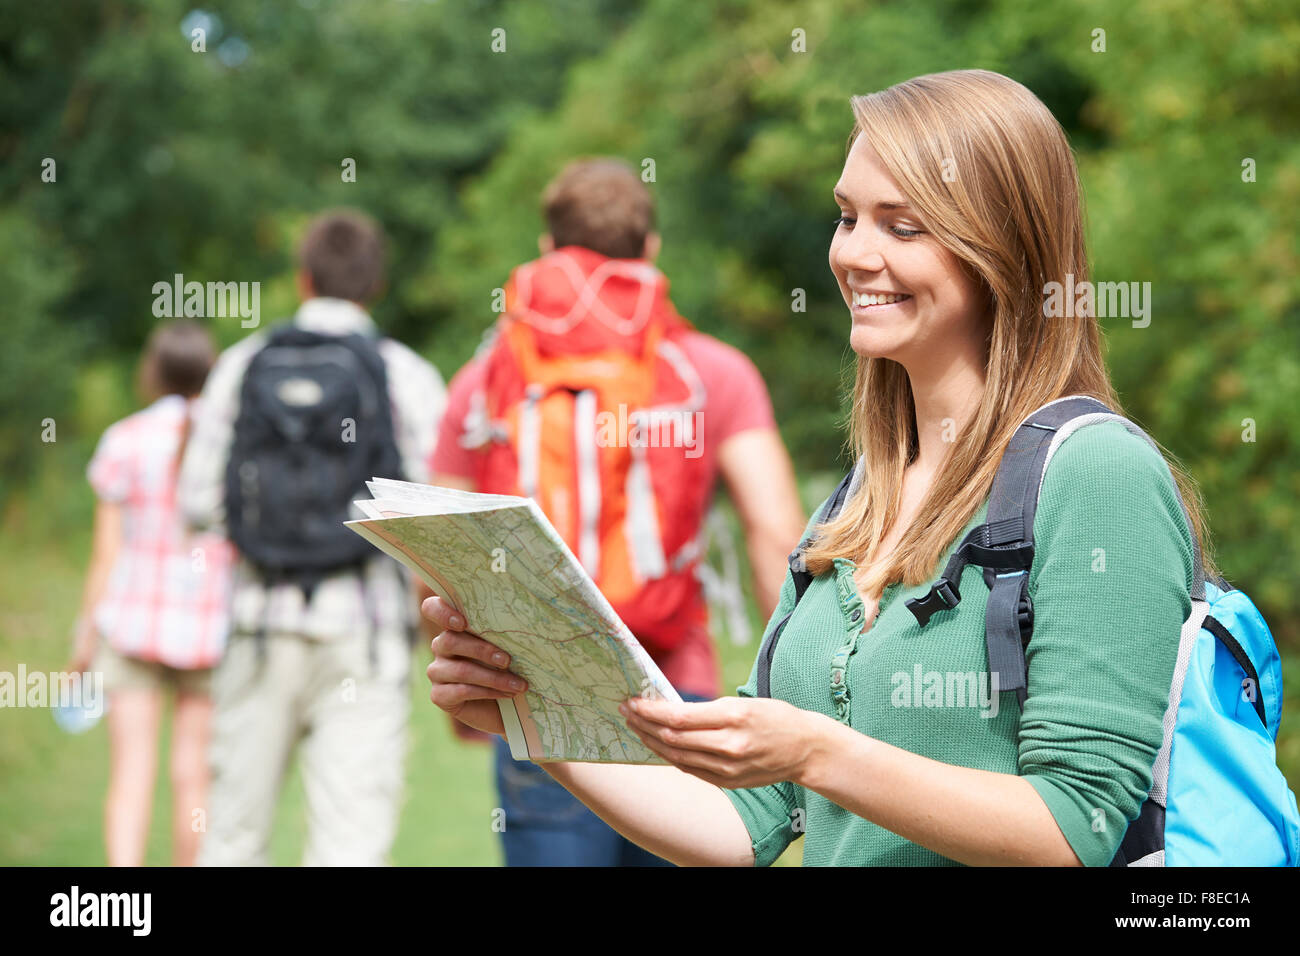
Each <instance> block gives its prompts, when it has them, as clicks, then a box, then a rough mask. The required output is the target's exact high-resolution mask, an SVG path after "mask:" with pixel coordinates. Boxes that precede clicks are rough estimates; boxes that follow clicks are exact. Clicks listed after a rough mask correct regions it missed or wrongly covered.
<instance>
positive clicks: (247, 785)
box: [199, 632, 411, 866]
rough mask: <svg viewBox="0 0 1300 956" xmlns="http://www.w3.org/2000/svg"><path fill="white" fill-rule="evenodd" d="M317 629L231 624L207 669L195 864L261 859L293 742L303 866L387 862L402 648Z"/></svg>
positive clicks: (392, 639) (402, 737)
mask: <svg viewBox="0 0 1300 956" xmlns="http://www.w3.org/2000/svg"><path fill="white" fill-rule="evenodd" d="M376 652H377V655H376V657H377V661H376V666H374V667H373V668H372V666H371V661H370V643H369V637H368V635H366V634H364V633H363V634H360V635H358V636H356V637H355V638H352V637H349V638H346V639H339V640H334V641H323V640H321V641H318V640H311V639H309V638H305V637H302V636H301V635H297V634H284V633H275V632H271V633H268V634H267V635H266V637H265V658H264V659H259V654H258V647H257V639H256V638H255V637H254V636H253V635H251V634H241V633H236V634H233V635H232V636H231V638H230V642H229V645H228V646H227V649H226V653H225V656H224V657H223V658H222V661H221V663H220V664H219V665H218V666H217V668H216V672H215V674H214V675H213V681H212V695H213V721H212V744H211V751H210V759H211V769H212V781H211V786H210V790H209V797H208V810H209V812H208V814H207V819H206V831H207V832H206V833H205V835H204V838H203V843H202V848H201V850H200V854H199V864H200V865H202V866H256V865H265V864H267V863H268V862H269V859H268V857H269V848H270V843H271V827H272V822H273V821H274V819H275V811H276V804H277V802H278V800H279V796H280V788H281V784H282V783H283V780H284V776H285V771H286V770H287V769H288V766H289V760H290V758H291V757H292V755H293V751H294V748H295V747H298V746H299V745H301V749H300V750H299V757H300V764H301V771H302V780H303V787H304V790H305V792H306V802H307V814H308V828H307V829H308V832H307V846H306V851H305V854H304V858H303V863H304V865H307V866H376V865H381V864H384V863H386V862H387V856H388V851H389V848H390V847H391V846H392V843H393V838H394V836H395V835H396V832H397V819H398V814H399V812H400V809H401V806H400V804H401V797H402V773H403V764H404V763H405V757H406V721H407V717H408V714H409V710H410V688H409V686H408V681H409V679H410V663H411V650H410V644H409V643H408V642H407V640H406V638H405V636H400V635H380V636H379V638H378V641H377V643H376Z"/></svg>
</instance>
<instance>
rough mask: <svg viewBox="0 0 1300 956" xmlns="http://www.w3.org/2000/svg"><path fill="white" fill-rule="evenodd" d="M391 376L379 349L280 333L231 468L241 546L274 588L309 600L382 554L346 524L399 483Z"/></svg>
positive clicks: (254, 387) (253, 370)
mask: <svg viewBox="0 0 1300 956" xmlns="http://www.w3.org/2000/svg"><path fill="white" fill-rule="evenodd" d="M400 474H401V457H400V455H399V453H398V450H397V443H396V439H395V437H394V432H393V419H392V410H391V408H390V406H389V398H388V379H387V375H386V373H385V370H384V363H383V359H382V358H381V357H380V355H379V352H378V350H377V349H376V347H375V342H374V340H373V339H372V338H371V337H369V336H365V335H358V334H355V333H354V334H349V335H323V334H320V333H316V332H309V331H306V330H304V329H300V328H297V327H295V326H293V325H282V326H280V327H279V328H277V329H275V330H274V331H273V332H272V333H271V336H270V339H269V341H268V342H267V344H266V345H265V346H264V347H263V348H262V349H261V350H260V351H259V352H258V353H257V354H256V355H254V356H253V359H252V361H251V362H250V363H249V365H248V370H247V372H246V373H245V375H244V382H243V387H242V390H241V392H240V402H239V416H238V418H237V419H236V420H235V434H234V441H233V443H232V446H231V452H230V461H229V464H228V465H227V468H226V497H225V504H226V523H227V528H228V531H229V535H230V539H231V540H232V541H233V542H234V543H235V546H236V547H237V548H238V549H239V551H240V553H241V554H242V555H243V556H244V557H245V558H247V559H248V560H249V561H250V562H251V563H252V564H253V565H254V566H256V567H257V568H258V570H259V571H260V573H261V574H262V576H263V578H264V580H266V582H267V583H268V584H274V583H279V582H282V581H289V582H293V583H296V584H297V585H298V586H299V587H301V588H302V590H303V593H304V595H305V596H306V597H307V599H308V600H310V599H311V595H312V592H313V590H314V589H315V587H316V585H317V584H318V583H319V582H320V581H321V579H323V578H324V577H325V576H326V575H328V574H331V573H333V572H336V571H339V570H342V569H345V568H349V567H356V568H358V569H359V568H360V567H361V566H362V564H363V563H364V562H365V561H366V560H367V559H368V558H370V557H371V556H373V554H374V548H373V547H372V546H371V544H370V543H369V542H368V541H366V540H365V539H364V538H362V537H361V536H360V535H356V534H353V533H352V532H351V531H349V530H348V529H347V528H346V527H344V525H343V522H344V521H346V520H348V518H349V517H351V515H350V514H349V509H350V506H351V502H352V501H353V499H355V498H357V497H358V496H359V493H361V492H364V491H365V483H366V482H367V481H368V480H369V479H371V478H373V477H375V476H383V477H388V476H393V477H399V476H400Z"/></svg>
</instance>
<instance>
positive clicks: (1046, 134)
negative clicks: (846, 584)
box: [805, 70, 1217, 595]
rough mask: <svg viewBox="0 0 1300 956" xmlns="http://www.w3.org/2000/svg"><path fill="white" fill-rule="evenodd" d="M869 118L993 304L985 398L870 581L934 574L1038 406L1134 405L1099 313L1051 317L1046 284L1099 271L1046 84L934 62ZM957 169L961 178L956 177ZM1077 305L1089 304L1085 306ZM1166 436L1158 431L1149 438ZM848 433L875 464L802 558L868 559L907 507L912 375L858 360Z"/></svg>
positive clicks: (1198, 507) (1191, 510)
mask: <svg viewBox="0 0 1300 956" xmlns="http://www.w3.org/2000/svg"><path fill="white" fill-rule="evenodd" d="M851 103H852V107H853V113H854V116H855V118H856V124H855V126H854V129H853V133H852V135H851V136H850V138H849V143H850V146H851V145H852V143H853V141H854V139H856V137H857V136H858V135H860V134H862V133H866V135H868V136H869V137H870V141H871V145H872V147H873V149H874V150H875V152H876V154H877V155H878V156H879V157H880V161H881V162H882V163H883V164H884V166H885V168H886V169H887V170H888V171H889V173H890V174H891V175H892V176H893V177H894V179H895V180H897V182H898V183H899V185H900V186H901V187H902V188H903V191H904V192H905V193H906V194H907V195H906V197H905V198H906V199H907V200H908V201H909V202H910V203H911V206H912V208H913V209H914V210H916V211H917V214H918V216H919V217H920V219H921V223H922V225H923V226H924V227H925V228H926V229H927V230H929V232H930V233H931V234H932V235H933V236H934V238H935V240H936V241H938V242H939V243H940V244H941V245H942V246H943V247H944V248H946V249H947V250H948V251H950V252H951V253H953V255H955V256H956V257H957V258H958V259H959V260H960V261H961V262H962V263H963V267H964V268H967V269H968V270H970V271H971V272H972V273H973V274H974V275H975V276H977V277H978V279H979V281H980V282H981V283H982V284H983V286H984V291H985V293H986V294H987V295H988V296H989V297H990V301H991V303H992V311H993V316H992V325H991V332H990V335H989V340H988V364H987V369H986V381H985V388H984V395H983V400H982V401H981V402H980V405H979V408H978V409H977V410H976V411H975V412H974V414H973V416H972V417H971V420H970V421H969V422H967V424H966V426H965V427H964V429H963V431H962V433H961V434H960V435H958V436H957V440H956V441H955V442H954V443H953V444H952V446H951V447H950V448H949V449H948V451H947V453H946V457H945V459H944V461H943V463H942V464H941V465H940V466H939V470H938V471H937V472H936V474H935V478H934V481H933V483H932V485H931V487H930V489H929V493H928V495H927V496H926V498H925V500H924V501H923V502H922V504H921V507H920V510H919V512H918V514H917V517H916V518H915V520H914V521H913V522H912V524H911V526H910V527H909V528H908V529H907V530H906V531H905V532H904V534H903V537H902V538H901V540H900V541H899V543H898V546H897V547H896V548H895V549H894V551H893V553H892V554H891V555H890V557H889V559H888V561H887V562H885V563H884V564H883V565H881V566H878V567H874V568H872V569H871V572H870V576H869V577H868V578H867V580H865V581H863V582H862V586H863V587H864V590H863V593H864V594H867V595H875V594H877V593H879V592H880V591H882V590H883V588H884V586H885V585H886V584H889V583H892V582H894V581H897V580H902V581H903V582H904V584H905V585H906V586H908V587H913V586H916V585H918V584H921V583H923V582H925V581H927V580H929V579H930V578H931V577H932V575H933V573H934V572H935V569H936V566H937V564H938V561H939V559H940V558H941V557H942V556H943V554H944V552H945V551H946V550H947V549H948V547H949V546H950V545H951V543H952V542H953V541H954V540H955V538H956V536H957V535H958V534H959V533H960V532H961V530H962V529H963V528H964V527H965V526H966V524H967V522H969V521H970V519H971V518H972V517H973V516H974V515H975V513H976V512H977V511H978V510H979V508H980V505H981V504H982V503H983V501H984V499H985V498H987V497H988V493H989V490H990V488H991V487H992V484H993V478H994V476H995V474H996V473H997V469H998V464H999V462H1000V460H1001V457H1002V453H1003V451H1004V449H1005V448H1006V447H1007V445H1008V443H1009V442H1010V441H1011V437H1012V435H1013V434H1014V433H1015V430H1016V428H1017V427H1018V426H1019V425H1020V423H1021V422H1022V421H1024V419H1025V418H1027V417H1028V416H1029V415H1030V414H1032V413H1033V412H1034V411H1035V410H1036V409H1038V408H1039V407H1040V406H1042V405H1044V404H1046V403H1047V402H1050V401H1053V400H1054V399H1057V398H1062V397H1064V396H1066V395H1073V394H1080V395H1088V396H1091V397H1093V398H1096V399H1098V400H1099V401H1102V402H1104V403H1105V404H1106V405H1108V406H1109V407H1110V408H1111V409H1112V410H1113V411H1114V412H1115V413H1116V414H1119V415H1124V410H1123V408H1122V407H1121V406H1120V402H1119V397H1118V396H1117V395H1116V393H1115V390H1114V388H1113V387H1112V386H1111V383H1110V379H1109V377H1108V375H1107V372H1106V366H1105V361H1104V359H1103V355H1102V341H1101V332H1100V328H1099V326H1098V324H1097V319H1096V316H1095V315H1093V314H1086V315H1076V316H1073V317H1067V318H1052V319H1050V320H1045V319H1044V314H1043V292H1044V289H1045V286H1046V284H1047V283H1048V282H1052V281H1055V282H1060V283H1065V281H1066V275H1067V274H1073V276H1074V279H1075V282H1076V284H1077V283H1079V282H1082V281H1084V280H1086V279H1087V278H1088V258H1087V251H1086V249H1085V245H1084V216H1083V205H1082V195H1081V189H1080V185H1079V176H1078V170H1077V168H1076V166H1075V162H1074V156H1073V154H1072V153H1071V151H1070V146H1069V143H1068V142H1067V140H1066V137H1065V132H1064V130H1062V129H1061V126H1060V124H1059V123H1058V122H1057V121H1056V119H1055V117H1053V116H1052V114H1051V112H1050V111H1049V110H1048V109H1047V107H1045V106H1044V105H1043V104H1042V103H1041V102H1040V101H1039V100H1038V98H1037V97H1036V96H1034V94H1033V93H1031V92H1030V91H1029V90H1028V89H1026V88H1025V87H1024V86H1022V85H1021V84H1019V83H1017V82H1016V81H1015V80H1012V79H1009V78H1008V77H1005V76H1002V75H1000V74H998V73H992V72H989V71H987V70H956V71H952V72H948V73H935V74H931V75H928V76H921V77H917V78H915V79H911V80H908V81H906V82H904V83H899V84H898V85H896V86H892V87H890V88H889V89H886V90H882V91H880V92H878V93H873V94H871V95H869V96H855V97H853V98H852V100H851ZM950 169H955V170H956V172H957V175H956V178H955V179H954V178H953V177H951V176H944V175H943V174H944V172H946V171H947V170H950ZM1075 311H1076V312H1077V311H1078V310H1075ZM1152 437H1153V438H1154V436H1152ZM848 444H849V447H850V450H851V453H852V456H853V460H854V461H856V460H857V459H858V458H859V457H864V458H865V463H866V465H865V474H864V480H863V481H862V484H861V486H860V487H859V489H858V490H857V492H856V493H855V494H854V496H853V497H852V498H851V499H850V500H848V501H846V502H845V504H844V507H843V510H842V511H841V512H840V514H839V515H838V516H837V517H836V518H835V519H834V520H833V521H830V522H827V523H825V524H822V525H819V526H818V530H817V538H816V541H815V543H814V545H813V546H812V547H811V548H810V549H809V551H808V553H807V555H806V557H805V560H806V566H807V568H808V570H809V571H810V572H812V573H813V574H820V573H822V572H824V571H826V570H828V569H829V568H830V567H831V561H832V559H833V558H834V557H837V556H845V557H849V558H851V559H853V560H855V562H856V563H857V564H858V565H859V566H862V565H864V564H866V563H867V562H869V561H871V560H872V558H873V556H874V552H875V551H876V549H877V548H879V546H880V543H881V541H882V540H883V539H884V537H885V534H886V533H887V532H888V531H889V530H890V529H891V528H892V526H893V524H894V522H895V520H896V519H897V516H898V513H899V508H900V497H901V488H902V480H903V473H904V470H905V469H906V467H907V465H908V464H909V463H910V462H911V460H912V459H913V458H914V456H915V455H916V454H917V451H918V440H917V434H916V410H915V407H914V405H913V402H912V392H911V386H910V383H909V380H908V376H907V372H906V371H905V370H904V368H903V366H901V365H900V364H898V363H897V362H894V361H891V360H889V359H884V358H871V357H865V358H864V357H861V356H859V357H858V360H857V372H856V379H855V382H854V385H853V407H852V412H851V416H850V420H849V435H848ZM1161 453H1162V454H1163V455H1164V457H1165V460H1166V462H1167V463H1168V464H1169V468H1170V472H1171V473H1172V475H1173V477H1174V480H1175V482H1176V483H1177V485H1178V489H1179V491H1180V492H1181V494H1182V497H1183V502H1184V504H1185V505H1186V507H1187V511H1188V514H1189V515H1190V517H1191V523H1192V533H1193V534H1194V535H1195V536H1196V538H1197V540H1198V541H1199V543H1200V545H1201V553H1202V559H1203V562H1204V566H1205V570H1206V574H1207V575H1215V574H1217V569H1216V568H1215V567H1214V562H1213V560H1212V557H1211V555H1210V549H1209V535H1208V528H1207V524H1206V519H1205V516H1204V511H1203V505H1202V503H1201V498H1200V493H1199V491H1198V489H1197V487H1196V484H1195V482H1194V481H1193V480H1192V479H1191V478H1190V477H1189V476H1188V475H1187V474H1186V473H1185V472H1184V471H1183V469H1182V468H1181V466H1180V465H1179V463H1178V462H1177V460H1176V459H1175V458H1173V456H1172V455H1170V454H1169V453H1168V452H1166V451H1165V450H1164V449H1163V447H1162V448H1161Z"/></svg>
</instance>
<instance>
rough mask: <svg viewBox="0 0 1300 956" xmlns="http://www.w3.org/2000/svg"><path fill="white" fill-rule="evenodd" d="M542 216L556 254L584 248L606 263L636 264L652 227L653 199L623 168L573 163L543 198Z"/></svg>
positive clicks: (607, 162) (610, 162)
mask: <svg viewBox="0 0 1300 956" xmlns="http://www.w3.org/2000/svg"><path fill="white" fill-rule="evenodd" d="M542 215H543V216H544V217H545V219H546V224H547V227H548V228H549V229H550V233H551V238H552V239H554V240H555V247H556V248H557V249H559V248H562V247H563V246H583V247H585V248H587V249H591V250H593V251H595V252H599V253H601V254H602V255H606V256H609V257H610V258H611V259H639V258H641V256H642V255H643V254H644V252H645V240H646V236H648V235H649V234H650V233H651V231H653V229H654V226H655V206H654V197H652V196H651V194H650V190H649V189H647V188H646V185H645V183H643V182H642V181H641V177H640V176H638V175H637V174H636V172H635V171H634V170H633V169H632V167H631V166H629V165H628V164H627V163H625V162H623V161H621V160H617V159H609V158H605V157H598V158H586V159H579V160H574V161H573V162H571V163H569V164H568V165H567V166H565V167H564V169H562V170H561V171H560V174H559V175H558V176H556V177H555V178H554V179H553V180H551V182H550V185H548V186H547V187H546V190H545V191H544V192H543V193H542Z"/></svg>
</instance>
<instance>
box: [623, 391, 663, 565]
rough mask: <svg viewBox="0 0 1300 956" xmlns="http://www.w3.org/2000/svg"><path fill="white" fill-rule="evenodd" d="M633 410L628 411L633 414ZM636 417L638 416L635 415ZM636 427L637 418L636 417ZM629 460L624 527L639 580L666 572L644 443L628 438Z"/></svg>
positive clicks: (637, 423) (638, 423) (638, 422)
mask: <svg viewBox="0 0 1300 956" xmlns="http://www.w3.org/2000/svg"><path fill="white" fill-rule="evenodd" d="M633 416H636V413H635V412H634V413H632V416H629V417H633ZM637 417H638V418H639V416H637ZM636 425H637V426H638V427H639V426H640V425H641V422H640V421H639V420H638V421H637V422H636ZM630 444H631V448H630V449H629V450H630V451H631V453H632V460H631V462H630V463H629V465H628V469H627V516H626V518H625V525H624V531H625V534H626V535H627V542H628V548H629V550H630V552H631V556H632V569H633V571H634V572H635V574H636V576H637V577H638V578H639V579H640V580H642V581H649V580H654V579H655V578H661V577H663V576H664V574H665V573H666V572H667V564H668V562H667V559H666V558H665V557H664V546H663V539H662V538H661V537H660V536H659V515H658V513H657V512H656V511H655V496H654V488H653V487H652V486H651V484H650V464H649V462H647V461H646V451H645V446H644V444H642V443H641V442H631V443H630Z"/></svg>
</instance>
